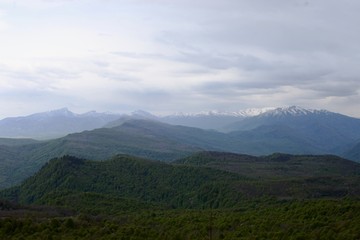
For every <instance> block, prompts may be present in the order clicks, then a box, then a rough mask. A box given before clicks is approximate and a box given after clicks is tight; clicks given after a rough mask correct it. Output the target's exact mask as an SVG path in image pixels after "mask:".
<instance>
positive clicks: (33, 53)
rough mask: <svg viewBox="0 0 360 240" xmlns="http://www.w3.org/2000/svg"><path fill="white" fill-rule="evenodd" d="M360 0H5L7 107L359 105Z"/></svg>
mask: <svg viewBox="0 0 360 240" xmlns="http://www.w3.org/2000/svg"><path fill="white" fill-rule="evenodd" d="M359 12H360V1H358V0H341V1H339V0H26V1H25V0H0V106H1V107H0V118H5V117H9V116H20V115H28V114H31V113H34V112H42V111H47V110H52V109H58V108H63V107H68V108H69V109H70V110H72V111H74V112H78V113H82V112H87V111H91V110H96V111H99V112H105V111H110V112H114V113H126V112H132V111H134V110H138V109H142V110H146V111H149V112H152V113H157V114H170V113H175V112H199V111H208V110H219V111H238V110H243V109H247V108H262V107H281V106H292V105H298V106H301V107H305V108H311V109H327V110H330V111H334V112H339V113H343V114H346V115H350V116H354V117H360V111H359V110H358V109H360V67H359V66H360V44H359V43H360V14H359Z"/></svg>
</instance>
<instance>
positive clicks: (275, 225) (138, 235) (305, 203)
mask: <svg viewBox="0 0 360 240" xmlns="http://www.w3.org/2000/svg"><path fill="white" fill-rule="evenodd" d="M359 168H360V164H359V163H355V162H352V161H348V160H345V159H342V158H339V157H336V156H331V155H320V156H316V155H288V154H273V155H269V156H264V157H254V156H249V155H241V154H232V153H223V152H199V153H196V154H193V155H192V156H190V157H186V158H182V159H179V160H176V161H174V162H172V163H164V162H160V161H155V160H148V159H143V158H139V157H133V156H129V155H117V156H115V157H112V158H110V159H108V160H104V161H90V160H86V159H80V158H76V157H72V156H64V157H62V158H55V159H52V160H51V161H49V162H48V163H46V164H45V165H44V166H43V167H42V168H41V169H40V171H39V172H37V173H36V174H35V175H33V176H32V177H30V178H28V179H26V180H25V181H24V182H23V183H22V184H20V185H18V186H15V187H12V188H8V189H5V190H2V191H1V192H0V197H1V199H3V200H2V201H1V202H0V209H1V211H0V238H1V239H359V238H360V232H359V231H358V226H360V214H359V213H360V201H359V196H360V184H359V183H360V176H359V173H360V171H359Z"/></svg>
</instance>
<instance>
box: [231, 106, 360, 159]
mask: <svg viewBox="0 0 360 240" xmlns="http://www.w3.org/2000/svg"><path fill="white" fill-rule="evenodd" d="M263 129H268V131H271V130H273V131H274V132H273V134H274V138H275V139H277V136H276V134H282V135H284V133H285V135H286V138H287V140H290V142H294V140H295V142H296V139H298V140H300V141H302V142H303V143H305V145H304V144H301V143H300V144H298V145H297V147H298V149H304V150H305V149H306V150H307V149H308V148H309V147H312V148H313V149H314V150H315V151H316V153H331V154H337V155H339V154H341V153H342V152H343V151H344V150H345V149H347V148H348V146H349V145H351V144H353V143H354V141H356V140H357V139H359V138H360V119H357V118H352V117H348V116H345V115H341V114H337V113H332V112H328V111H325V110H320V111H319V110H306V109H302V108H299V107H296V106H292V107H289V108H284V109H281V108H279V109H275V110H272V111H269V112H266V113H263V114H260V115H258V116H254V117H248V118H244V119H243V120H241V121H238V122H237V123H234V124H232V125H229V126H228V130H229V131H241V132H242V131H249V132H252V133H255V134H257V135H259V134H261V132H262V130H263ZM259 130H260V131H259ZM285 131H286V132H285ZM240 135H241V134H240ZM274 145H275V146H276V145H277V144H274ZM277 146H279V145H277ZM289 153H290V152H289ZM291 153H295V152H291ZM307 153H312V152H307Z"/></svg>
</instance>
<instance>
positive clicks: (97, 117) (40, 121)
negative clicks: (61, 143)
mask: <svg viewBox="0 0 360 240" xmlns="http://www.w3.org/2000/svg"><path fill="white" fill-rule="evenodd" d="M117 118H119V115H117V114H111V113H98V112H95V111H91V112H87V113H83V114H76V113H73V112H71V111H70V110H69V109H67V108H61V109H57V110H53V111H47V112H42V113H35V114H32V115H29V116H23V117H9V118H5V119H3V120H0V137H3V138H4V137H6V138H34V139H51V138H58V137H63V136H65V135H67V134H69V133H74V132H82V131H84V130H92V129H95V128H100V127H103V126H104V125H105V124H107V123H108V122H110V121H113V120H115V119H117Z"/></svg>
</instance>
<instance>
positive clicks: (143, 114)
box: [131, 110, 157, 119]
mask: <svg viewBox="0 0 360 240" xmlns="http://www.w3.org/2000/svg"><path fill="white" fill-rule="evenodd" d="M131 116H136V117H142V118H150V119H153V118H157V117H156V116H155V115H153V114H151V113H149V112H146V111H143V110H136V111H134V112H132V113H131Z"/></svg>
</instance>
